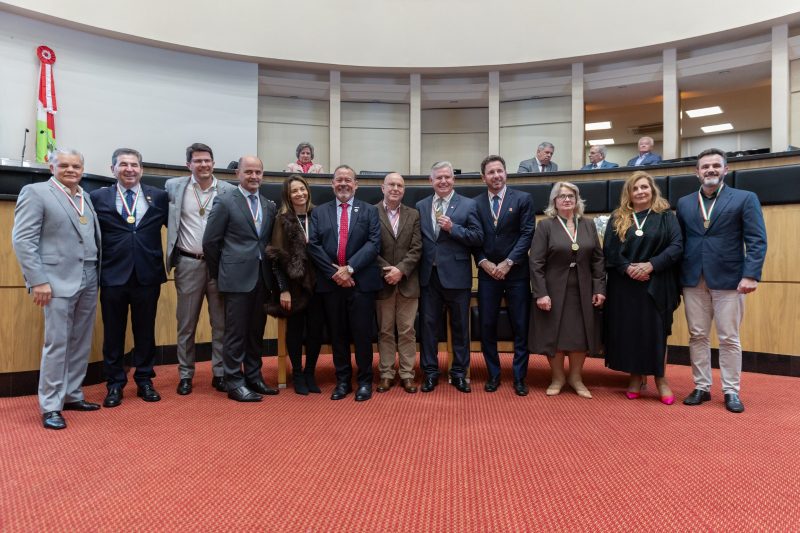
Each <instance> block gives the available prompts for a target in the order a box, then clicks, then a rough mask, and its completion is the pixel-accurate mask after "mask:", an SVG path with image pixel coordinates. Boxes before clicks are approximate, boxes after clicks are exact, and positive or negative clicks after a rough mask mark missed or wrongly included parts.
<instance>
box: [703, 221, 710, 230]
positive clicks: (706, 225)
mask: <svg viewBox="0 0 800 533" xmlns="http://www.w3.org/2000/svg"><path fill="white" fill-rule="evenodd" d="M710 225H711V221H710V220H704V221H703V227H704V228H706V229H708V227H709V226H710Z"/></svg>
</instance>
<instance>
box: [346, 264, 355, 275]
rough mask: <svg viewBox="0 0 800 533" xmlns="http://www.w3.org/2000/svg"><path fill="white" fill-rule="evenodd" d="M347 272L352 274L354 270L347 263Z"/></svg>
mask: <svg viewBox="0 0 800 533" xmlns="http://www.w3.org/2000/svg"><path fill="white" fill-rule="evenodd" d="M347 272H348V273H349V274H352V273H353V272H355V270H353V267H351V266H350V265H347Z"/></svg>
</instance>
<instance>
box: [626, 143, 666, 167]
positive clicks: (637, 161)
mask: <svg viewBox="0 0 800 533" xmlns="http://www.w3.org/2000/svg"><path fill="white" fill-rule="evenodd" d="M654 145H655V142H654V141H653V138H652V137H642V138H641V139H639V155H638V156H636V157H633V158H631V160H630V161H628V166H629V167H642V166H646V165H655V164H656V163H660V162H661V156H660V155H658V154H654V153H653V151H652V150H653V146H654Z"/></svg>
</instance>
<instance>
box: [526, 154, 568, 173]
mask: <svg viewBox="0 0 800 533" xmlns="http://www.w3.org/2000/svg"><path fill="white" fill-rule="evenodd" d="M557 170H558V163H555V162H553V161H552V160H551V161H550V164H549V165H547V168H546V170H545V172H555V171H557ZM517 173H518V174H523V173H529V174H530V173H533V174H539V173H540V171H539V163H537V162H536V158H535V157H532V158H530V159H526V160H525V161H522V162H521V163H520V164H519V168H518V169H517Z"/></svg>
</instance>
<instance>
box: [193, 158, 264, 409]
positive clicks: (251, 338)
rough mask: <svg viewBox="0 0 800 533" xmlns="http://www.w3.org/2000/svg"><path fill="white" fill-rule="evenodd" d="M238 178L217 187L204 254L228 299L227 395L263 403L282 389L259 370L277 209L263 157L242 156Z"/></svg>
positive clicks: (225, 367) (220, 288)
mask: <svg viewBox="0 0 800 533" xmlns="http://www.w3.org/2000/svg"><path fill="white" fill-rule="evenodd" d="M236 177H237V178H238V180H239V186H238V187H236V188H234V189H232V190H224V191H219V193H218V194H217V197H216V198H215V199H214V208H213V209H212V210H211V214H210V215H209V217H208V223H207V224H206V231H205V234H204V235H203V254H204V255H205V259H206V264H207V265H208V272H209V275H210V276H211V278H212V279H214V280H216V282H217V287H219V291H220V293H221V294H222V299H223V301H224V303H225V338H224V341H223V352H222V365H223V368H224V370H225V386H226V387H227V391H228V398H230V399H232V400H236V401H237V402H259V401H261V399H262V395H264V394H269V395H272V394H278V390H277V389H274V388H272V387H268V386H267V384H266V383H264V378H263V376H262V375H261V348H262V345H263V342H264V341H263V339H264V326H265V325H266V323H267V313H266V311H265V310H264V304H265V303H266V301H267V297H268V295H269V291H270V279H271V275H272V273H271V268H272V267H271V264H270V261H269V260H268V259H267V258H266V257H265V255H264V252H265V250H266V248H267V244H269V239H270V236H271V235H272V226H273V224H274V222H275V214H276V212H277V208H276V207H275V203H274V202H272V201H271V200H267V199H266V198H265V197H263V196H262V195H261V194H260V193H259V189H260V187H261V181H262V180H263V178H264V165H263V163H262V162H261V160H260V159H259V158H257V157H254V156H244V157H242V158H240V159H239V167H238V168H237V169H236ZM242 367H244V372H243V371H242Z"/></svg>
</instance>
